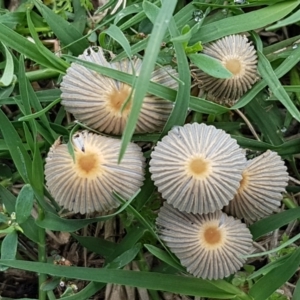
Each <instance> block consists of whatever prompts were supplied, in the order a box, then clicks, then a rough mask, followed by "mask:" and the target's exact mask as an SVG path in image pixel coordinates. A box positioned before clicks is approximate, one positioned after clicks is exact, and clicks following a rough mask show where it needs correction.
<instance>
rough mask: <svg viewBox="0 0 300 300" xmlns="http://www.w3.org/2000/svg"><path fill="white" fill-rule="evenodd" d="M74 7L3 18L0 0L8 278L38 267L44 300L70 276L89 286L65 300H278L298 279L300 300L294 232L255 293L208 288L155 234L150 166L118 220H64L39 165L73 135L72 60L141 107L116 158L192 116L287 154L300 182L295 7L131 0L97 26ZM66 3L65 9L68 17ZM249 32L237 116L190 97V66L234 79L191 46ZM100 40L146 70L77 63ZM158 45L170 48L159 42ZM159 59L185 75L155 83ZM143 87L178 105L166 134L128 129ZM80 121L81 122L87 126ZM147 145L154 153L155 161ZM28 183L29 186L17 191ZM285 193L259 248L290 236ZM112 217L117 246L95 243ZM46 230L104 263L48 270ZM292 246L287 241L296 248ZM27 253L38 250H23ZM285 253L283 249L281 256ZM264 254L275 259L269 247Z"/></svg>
mask: <svg viewBox="0 0 300 300" xmlns="http://www.w3.org/2000/svg"><path fill="white" fill-rule="evenodd" d="M73 2H74V6H73V4H72V2H71V1H70V0H63V1H61V4H63V5H65V6H63V5H62V6H59V5H58V4H57V5H58V6H57V5H53V4H49V5H48V6H46V5H44V4H42V2H40V1H38V0H32V1H27V2H26V1H25V2H24V3H23V4H22V5H21V6H20V7H18V8H17V10H16V11H14V12H9V11H7V10H5V9H4V7H3V2H2V1H0V5H2V7H0V106H1V109H0V208H1V207H2V210H0V242H1V259H0V268H1V270H2V271H4V270H7V268H8V267H13V268H17V269H22V270H28V271H33V272H36V273H37V274H38V277H39V286H40V288H39V289H38V290H37V291H36V297H37V298H38V299H40V300H43V299H50V300H52V299H56V298H58V297H59V296H58V293H57V285H58V284H59V280H58V279H60V278H65V281H67V282H68V281H71V280H76V279H77V280H83V281H87V282H88V283H87V284H86V285H85V286H84V287H83V288H82V289H81V290H80V291H78V293H73V292H70V294H68V295H67V297H66V299H70V300H74V299H88V298H92V297H93V295H95V294H96V293H98V292H99V291H101V290H102V289H104V288H105V286H106V284H107V283H114V284H121V285H128V286H132V287H137V288H146V289H148V292H149V294H150V295H151V298H152V299H160V297H161V294H160V291H168V292H171V293H175V294H184V295H190V296H199V297H206V298H208V299H244V300H247V299H248V300H251V299H252V300H266V299H277V298H275V294H274V292H275V291H276V290H277V289H280V288H281V287H282V286H283V285H284V284H286V283H287V282H289V283H291V284H295V285H296V288H295V289H292V292H293V293H294V294H293V300H296V299H300V288H299V283H297V281H296V279H295V278H296V276H294V275H297V269H298V267H299V265H300V248H299V246H298V242H297V240H296V239H295V241H294V240H293V239H292V238H293V237H294V236H296V234H297V233H296V232H291V235H290V240H291V242H293V243H294V244H293V246H295V249H294V250H293V251H291V253H288V254H285V256H282V257H280V258H278V260H275V261H271V260H266V262H265V263H264V265H263V266H262V265H261V264H256V265H258V266H259V267H257V269H256V270H255V271H254V273H253V274H248V273H247V274H246V275H245V276H246V281H247V280H248V281H247V282H248V283H249V282H250V281H251V285H249V284H248V283H243V284H241V285H240V286H236V285H234V284H233V283H234V281H233V276H232V277H229V278H227V279H224V280H217V281H209V280H203V279H199V278H193V277H191V276H186V275H187V273H186V272H185V269H184V268H183V267H182V266H181V265H180V263H179V261H178V260H177V258H176V257H175V256H174V255H173V254H172V253H171V252H170V251H169V249H168V248H167V247H166V246H165V245H164V244H163V242H162V241H161V240H160V238H159V237H158V235H157V233H156V230H155V218H156V213H157V210H158V209H159V205H160V201H159V197H158V195H157V192H156V189H155V186H154V184H153V182H152V180H151V178H150V174H149V172H148V171H147V173H146V180H145V182H144V185H143V186H142V187H141V189H140V190H139V192H138V193H137V194H136V195H134V196H133V197H132V198H131V199H129V200H128V201H125V200H124V199H122V198H120V197H119V196H118V195H115V196H116V197H117V198H118V199H119V201H121V202H122V205H121V207H120V208H119V209H118V210H117V211H116V212H114V213H111V214H108V215H105V216H103V215H101V216H92V217H90V216H86V218H85V217H81V218H80V219H78V218H76V219H72V218H66V217H63V213H62V211H61V208H60V207H59V206H58V205H57V203H56V202H55V199H53V198H52V197H51V195H49V192H48V191H47V189H46V187H45V182H44V163H45V157H46V155H47V152H48V150H49V148H50V146H51V145H52V144H53V142H54V141H55V140H56V139H57V138H58V137H59V136H62V137H63V139H65V140H67V139H68V137H69V135H70V133H71V132H72V130H73V129H74V126H75V124H74V123H72V122H68V120H69V119H68V118H69V116H68V115H67V114H66V112H65V110H64V109H63V107H62V106H61V104H60V100H59V99H60V94H61V92H60V90H59V89H58V88H57V86H58V85H59V83H60V82H61V78H62V76H63V75H64V74H65V73H66V70H67V68H68V67H69V66H70V64H71V63H72V62H76V63H78V64H81V65H83V66H86V67H87V68H90V69H92V70H94V71H96V72H99V73H101V74H103V75H105V76H108V77H111V78H114V79H116V80H120V81H123V82H125V83H128V84H130V85H132V86H134V97H133V102H132V103H133V105H132V107H133V108H132V110H131V112H130V116H129V120H128V122H127V125H126V128H125V131H124V132H123V135H122V137H120V139H121V141H122V148H121V151H120V153H119V159H120V160H121V159H122V157H123V155H124V152H125V150H126V147H127V145H128V143H129V142H130V141H134V142H144V144H146V145H149V143H150V144H151V147H152V146H153V145H155V143H156V142H157V141H159V140H160V139H162V137H163V136H165V135H166V134H167V133H168V131H169V130H170V129H171V128H173V127H174V126H179V125H183V124H185V123H187V122H193V121H197V122H199V123H200V122H205V123H207V124H212V125H214V126H216V127H217V128H221V129H224V130H225V131H226V132H227V133H229V134H231V136H232V137H233V138H235V139H236V140H237V142H238V144H239V145H240V146H241V147H242V148H244V149H247V150H252V151H258V152H263V151H265V150H267V149H270V150H273V151H276V152H278V154H279V155H281V156H282V158H283V159H284V160H285V163H286V165H287V166H288V170H289V174H290V176H292V177H294V178H296V179H297V180H300V175H299V173H298V171H297V169H298V168H299V161H298V159H299V153H300V138H299V136H298V134H297V133H298V132H299V123H298V122H299V121H300V111H299V107H300V102H299V100H300V97H299V92H300V80H299V78H300V76H299V68H298V63H299V60H300V46H297V44H296V46H295V45H294V43H295V42H297V40H298V39H299V37H295V38H294V35H293V34H294V33H295V32H297V31H299V21H300V17H299V11H298V10H299V5H300V1H284V0H282V1H280V0H279V1H271V0H270V1H267V0H266V1H259V0H249V1H247V3H246V4H244V5H235V4H234V3H233V1H227V2H228V4H227V5H223V2H224V1H218V0H215V1H211V3H206V2H207V1H184V0H178V1H174V0H164V1H140V0H137V1H133V0H127V4H126V7H125V8H122V7H120V8H119V9H118V11H117V13H115V14H113V15H111V14H110V13H109V12H108V13H107V15H106V16H105V17H104V18H102V19H101V18H98V19H97V18H95V19H91V18H90V16H91V15H93V13H95V11H94V10H91V9H90V10H89V11H87V10H86V8H85V7H86V6H84V5H80V3H81V4H85V5H88V4H89V1H88V0H81V1H80V2H79V1H77V2H78V3H75V2H76V1H73ZM115 4H116V1H110V2H109V3H108V4H107V7H108V8H110V9H112V8H113V7H114V5H115ZM62 7H64V9H60V8H62ZM198 10H201V11H202V12H203V18H202V19H201V20H198V21H195V20H194V17H193V13H194V12H195V11H198ZM99 11H100V10H99ZM261 28H264V29H266V30H267V31H266V32H269V31H270V32H275V33H276V34H277V35H276V36H280V35H282V32H288V33H289V34H290V36H289V38H283V39H282V40H281V41H280V40H275V42H274V43H272V44H270V43H269V41H268V39H267V38H265V37H264V35H262V34H260V32H261V31H259V30H258V29H261ZM283 28H284V29H285V31H282V29H283ZM137 32H144V33H145V35H144V36H141V35H138V34H137ZM245 32H248V33H249V34H250V38H251V40H252V41H253V43H254V45H255V47H256V49H257V53H258V71H259V75H260V79H259V81H258V82H257V83H256V84H255V85H254V86H253V87H252V88H251V89H250V90H249V91H248V92H247V93H246V94H245V95H243V96H242V98H241V99H240V100H239V101H238V102H237V103H236V104H235V105H234V106H233V107H230V108H228V107H225V106H221V105H219V104H216V103H213V102H210V101H208V100H206V99H205V98H200V97H197V96H195V94H191V85H192V84H193V82H192V81H191V74H190V69H189V61H190V60H192V61H193V62H195V61H197V62H199V64H201V63H202V64H205V65H203V68H206V69H207V70H208V71H209V72H211V74H215V75H216V74H221V75H219V76H223V77H226V76H228V72H225V73H224V69H222V68H220V64H218V62H217V61H213V62H212V61H210V60H207V59H205V57H204V58H201V57H202V56H201V55H200V54H199V55H198V54H195V53H189V51H191V52H193V51H194V52H196V51H195V49H200V48H202V45H205V44H206V43H208V42H213V41H215V40H217V39H219V38H222V37H224V36H227V35H230V34H239V33H241V34H243V33H245ZM29 37H30V39H29ZM95 37H96V38H97V39H96V40H94V42H93V43H92V44H93V45H101V46H103V47H106V48H108V50H111V51H113V52H114V53H115V54H116V57H115V59H114V60H118V59H122V58H125V57H129V56H132V55H135V54H137V55H139V56H142V57H143V65H142V70H141V72H140V76H134V75H130V74H127V73H123V72H121V71H118V70H113V69H109V68H106V67H103V66H98V65H95V64H93V63H89V62H86V61H83V60H80V59H78V58H77V56H78V55H80V54H81V53H82V52H83V51H84V50H85V49H86V48H87V47H88V46H89V45H90V44H91V42H90V41H91V40H92V38H95ZM49 39H51V40H53V39H57V40H59V41H60V45H61V53H54V52H55V51H54V48H53V47H52V46H50V47H49V46H46V43H45V41H46V40H49ZM199 42H200V43H199ZM162 44H164V45H165V46H164V47H163V48H162V47H161V46H162ZM279 50H280V51H279ZM162 62H166V63H168V64H172V65H173V66H175V68H176V69H177V71H178V78H176V80H177V81H178V90H177V92H176V91H174V90H172V89H170V88H167V87H165V86H162V85H159V84H157V83H153V82H150V81H149V80H150V78H151V73H152V71H153V69H154V68H155V66H157V65H158V63H160V64H162ZM222 72H223V73H222ZM216 76H217V75H216ZM43 81H46V82H48V83H49V82H51V83H52V87H49V88H42V89H41V90H37V89H36V88H35V87H36V85H32V83H33V82H39V83H41V82H43ZM147 93H151V94H153V95H156V96H158V97H161V98H164V99H169V100H171V101H173V102H174V109H173V111H172V113H171V115H170V116H169V119H168V121H167V123H166V125H165V127H164V129H163V130H162V131H161V132H158V133H151V134H150V133H149V134H134V128H135V126H136V122H137V120H138V116H139V112H140V109H141V106H142V103H143V98H144V96H145V95H146V94H147ZM236 109H239V110H240V111H242V112H243V113H244V114H245V115H246V117H247V119H248V121H249V123H250V124H251V125H252V127H253V128H254V130H255V131H256V133H257V135H258V136H259V140H257V139H255V137H254V136H253V134H252V132H251V131H249V130H248V127H247V124H245V122H244V120H243V119H242V118H241V117H240V115H239V114H237V113H236V112H235V110H236ZM77 126H78V128H84V125H82V124H80V123H79V124H77ZM151 147H148V148H147V149H146V152H145V156H146V157H147V158H149V155H150V151H151V149H152V148H151ZM20 186H22V188H21V189H20V190H19V191H18V192H17V195H16V191H17V190H18V187H20ZM287 191H288V193H287V194H286V195H285V200H284V204H285V208H284V209H283V211H281V212H279V213H277V214H274V215H272V216H269V217H267V218H265V219H263V220H260V221H258V222H256V223H254V224H252V225H251V226H250V231H251V233H252V235H253V237H254V240H255V241H257V242H260V241H262V239H263V237H266V235H268V234H270V233H272V232H273V231H276V230H279V232H281V233H282V232H284V230H285V228H286V227H285V226H287V225H288V224H291V223H292V222H294V221H295V220H299V219H300V211H299V208H298V207H297V205H295V203H294V202H293V201H291V199H295V200H298V199H297V197H298V196H297V193H298V192H299V191H300V188H299V186H298V185H297V184H295V185H294V184H293V185H290V186H289V187H288V188H287ZM46 199H49V200H50V201H47V200H46ZM295 202H297V201H295ZM295 206H296V207H295ZM33 207H34V209H35V210H36V211H37V217H36V218H34V217H32V216H31V210H32V208H33ZM116 216H117V217H118V220H119V222H120V223H121V224H122V225H121V226H122V227H124V228H125V232H126V234H124V235H123V236H122V239H121V240H120V241H119V242H118V243H117V242H113V241H108V240H106V239H104V238H103V237H99V236H89V234H90V235H93V230H94V228H95V227H97V226H100V225H99V224H102V223H101V222H106V221H108V220H112V219H113V218H115V217H116ZM97 224H98V225H97ZM47 230H52V231H58V232H69V233H70V234H71V239H72V241H76V242H77V243H78V244H79V245H80V247H82V248H83V247H84V248H85V249H86V250H85V251H88V252H89V253H94V255H97V257H103V258H104V259H105V263H104V265H103V267H102V268H92V267H82V265H83V264H81V265H80V267H79V266H72V267H65V266H60V265H53V263H51V261H50V257H51V255H50V251H49V248H50V247H49V244H48V243H47V240H46V237H47V234H46V231H47ZM84 232H85V234H83V233H84ZM87 232H89V234H86V233H87ZM24 241H26V242H25V243H24ZM291 242H287V243H286V244H284V245H283V246H282V247H285V248H288V247H289V246H290V243H291ZM24 245H25V246H24ZM277 246H279V244H278V245H277ZM26 247H27V248H26ZM32 247H33V248H34V249H35V250H36V251H37V254H34V253H32V251H31V249H29V248H32ZM282 247H281V248H282ZM274 248H275V247H274ZM281 248H278V249H277V248H275V251H276V253H279V251H280V250H281ZM268 250H272V249H268ZM146 252H147V253H151V255H152V256H153V257H154V258H155V259H156V261H157V262H159V266H155V267H154V268H153V269H151V268H150V267H149V266H148V265H147V264H146V263H145V261H144V255H145V253H146ZM261 252H262V251H261ZM265 255H266V256H267V257H268V255H270V253H269V252H268V253H266V254H265ZM132 261H136V262H138V265H139V268H140V270H141V272H134V271H129V270H124V269H123V267H124V266H125V265H128V264H130V263H131V262H132ZM257 261H258V260H257ZM47 279H48V281H46V280H47ZM246 281H245V282H246ZM49 282H50V283H53V284H52V285H51V284H50V283H49ZM270 282H271V283H272V284H269V283H270ZM72 293H73V294H72ZM269 297H271V298H269ZM272 297H273V298H272ZM283 299H285V298H283ZM286 299H287V298H286Z"/></svg>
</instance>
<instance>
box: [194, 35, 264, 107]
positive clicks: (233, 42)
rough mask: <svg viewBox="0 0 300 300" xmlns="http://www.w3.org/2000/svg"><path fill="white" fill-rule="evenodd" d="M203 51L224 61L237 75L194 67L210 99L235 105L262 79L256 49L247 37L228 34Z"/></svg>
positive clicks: (196, 75)
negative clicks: (222, 76) (217, 75)
mask: <svg viewBox="0 0 300 300" xmlns="http://www.w3.org/2000/svg"><path fill="white" fill-rule="evenodd" d="M203 53H204V54H206V55H209V56H211V57H213V58H216V59H218V60H220V61H221V63H222V64H223V65H224V66H225V67H226V68H227V69H228V70H229V71H230V72H231V73H232V74H233V76H232V77H231V78H228V79H220V78H215V77H212V76H210V75H208V74H206V73H204V72H203V71H201V70H199V69H195V70H193V71H194V74H195V78H196V80H197V81H199V82H200V87H201V88H203V89H204V90H205V91H206V92H208V95H207V98H208V99H209V100H212V101H214V102H217V103H219V104H223V105H229V106H232V105H233V104H234V103H236V102H237V100H238V99H239V98H240V97H241V96H242V95H243V94H245V93H246V92H247V90H249V89H250V88H251V87H252V85H253V84H254V83H255V82H256V81H257V80H258V78H259V77H258V74H257V55H256V51H255V49H254V47H253V45H252V44H251V42H249V40H248V39H247V38H246V37H245V36H242V35H229V36H226V37H224V38H222V39H220V40H218V41H216V42H214V43H212V44H210V45H207V46H204V49H203Z"/></svg>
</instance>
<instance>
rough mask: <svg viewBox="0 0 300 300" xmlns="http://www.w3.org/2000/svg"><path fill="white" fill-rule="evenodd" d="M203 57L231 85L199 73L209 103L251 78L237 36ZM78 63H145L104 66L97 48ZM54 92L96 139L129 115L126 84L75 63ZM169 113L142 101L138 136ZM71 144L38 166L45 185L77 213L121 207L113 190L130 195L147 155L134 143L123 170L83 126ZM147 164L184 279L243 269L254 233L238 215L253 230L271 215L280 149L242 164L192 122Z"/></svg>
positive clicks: (161, 228)
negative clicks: (224, 72)
mask: <svg viewBox="0 0 300 300" xmlns="http://www.w3.org/2000/svg"><path fill="white" fill-rule="evenodd" d="M228 43H230V47H229V46H228ZM220 48H221V50H222V51H221V50H220ZM204 53H206V54H207V55H211V56H214V57H216V58H218V59H219V60H220V61H221V62H222V63H223V64H224V66H225V67H227V68H228V69H229V70H230V71H231V72H232V73H233V77H232V78H230V79H223V80H221V79H215V78H210V79H211V80H212V81H209V76H208V75H207V74H204V73H203V72H202V71H201V70H197V74H198V76H199V82H201V83H202V87H203V88H204V89H205V90H207V91H208V95H209V96H210V97H211V100H213V101H215V99H216V98H218V99H221V103H223V104H228V105H229V104H232V103H233V102H235V101H237V100H238V98H239V97H241V95H242V94H243V93H245V91H246V90H247V89H249V87H251V86H252V85H253V83H254V82H255V81H256V80H257V71H256V60H257V59H256V55H255V50H254V48H253V46H252V45H251V44H250V43H249V41H248V40H247V38H245V37H244V36H239V35H235V36H229V37H226V38H223V39H221V40H220V41H217V42H216V43H214V44H211V45H209V46H207V47H206V48H205V49H204ZM226 54H227V56H226ZM79 58H81V59H83V60H86V61H90V62H94V63H97V64H99V65H101V66H105V67H108V68H112V69H117V70H120V71H123V72H127V73H129V74H136V75H138V74H139V72H140V69H141V65H142V60H141V59H139V58H134V59H133V60H132V63H130V61H129V60H127V59H126V60H122V61H120V62H116V63H114V62H108V61H107V60H106V58H105V55H104V52H103V50H102V49H101V48H99V47H96V48H95V47H93V48H90V49H88V50H86V51H85V53H84V54H83V55H81V56H80V57H79ZM133 68H134V71H133ZM176 76H177V73H176V71H175V70H174V69H172V68H171V67H170V66H167V67H164V68H158V69H156V70H155V71H153V73H152V79H151V80H152V81H154V82H157V83H159V84H163V85H165V86H167V87H170V88H173V89H176V88H177V82H176V80H175V79H174V77H176ZM217 85H218V86H220V87H221V90H218V91H216V89H215V87H216V86H217ZM61 90H62V96H61V97H62V104H63V105H64V106H65V109H66V110H67V111H68V112H70V113H72V114H73V115H74V116H75V118H76V119H77V120H79V121H80V122H83V123H85V124H86V125H87V126H89V127H90V128H93V129H94V130H97V131H99V132H101V133H103V134H114V135H120V134H122V132H123V129H124V127H125V124H126V121H127V118H128V114H129V112H130V109H131V101H130V99H131V96H132V89H131V87H130V86H129V85H127V84H125V83H122V82H119V81H117V80H114V79H111V78H108V77H106V76H103V75H101V74H99V73H96V72H94V71H92V70H90V69H87V68H85V67H83V66H81V65H79V64H76V63H73V64H72V65H71V67H70V68H69V69H68V71H67V74H66V76H65V77H64V78H63V81H62V84H61ZM172 108H173V104H172V102H170V101H167V100H165V99H160V98H158V97H156V96H153V95H147V96H146V97H145V99H144V102H143V107H142V110H141V113H140V116H139V120H138V123H137V126H136V132H137V133H143V132H155V131H159V130H161V129H162V127H163V126H164V124H165V122H166V120H167V118H168V116H169V114H170V113H171V111H172ZM71 145H72V151H70V147H68V145H67V144H63V143H62V142H61V141H60V139H59V140H57V141H56V142H55V143H54V145H53V146H52V147H51V148H50V151H49V153H48V156H47V158H46V164H45V177H46V183H47V187H48V189H49V191H50V193H51V194H52V195H53V197H54V198H55V200H56V201H57V202H58V203H59V204H60V205H62V206H63V207H64V208H66V209H68V210H71V211H74V212H80V213H82V214H84V213H90V212H94V211H98V212H102V211H108V210H111V209H112V208H116V207H118V206H119V205H120V203H119V202H118V201H116V200H115V199H114V197H113V191H115V192H117V193H118V194H120V195H121V196H122V197H124V198H125V199H129V198H130V197H132V196H133V195H134V194H135V193H136V192H137V191H138V189H139V188H140V187H141V186H142V185H143V181H144V173H145V159H144V156H143V153H142V151H141V148H140V147H139V146H138V145H136V144H134V143H130V144H129V145H128V147H127V150H126V153H125V155H124V158H123V159H122V161H121V163H120V164H118V153H119V150H120V146H121V142H120V140H119V139H117V138H112V137H107V136H102V135H99V134H96V133H92V132H88V131H87V130H84V131H80V132H77V133H75V134H74V135H73V137H72V141H71ZM149 164H150V172H151V174H152V175H151V178H152V180H153V181H154V183H155V185H156V186H157V188H158V191H159V192H160V193H161V195H162V197H163V198H164V199H165V200H166V201H165V202H164V204H163V207H162V208H161V209H160V212H159V214H158V218H157V220H156V223H157V227H158V232H159V235H160V237H161V239H162V240H163V241H164V242H165V243H166V245H167V246H168V247H169V248H170V250H171V251H172V252H173V253H174V254H175V255H176V256H177V257H178V258H179V260H180V262H181V264H182V265H183V266H185V267H186V269H187V271H188V272H189V273H191V274H193V275H194V276H196V277H202V278H207V279H219V278H224V277H227V276H229V275H230V274H233V273H234V272H236V271H237V270H239V269H240V268H241V267H242V265H243V264H244V262H245V258H244V256H245V255H247V254H249V253H250V251H251V248H252V235H251V233H250V231H249V229H248V228H247V226H246V224H245V223H242V221H241V219H243V220H245V222H246V223H247V224H249V223H250V224H251V223H253V222H255V221H256V220H259V219H261V218H263V217H265V216H267V215H269V214H271V213H273V212H274V211H276V210H277V209H278V207H279V206H280V204H281V199H282V194H281V193H282V192H284V191H285V187H286V185H287V182H288V173H287V171H286V167H285V165H284V162H283V161H282V160H281V158H280V156H279V155H278V154H277V153H275V152H272V151H266V152H265V153H263V154H262V155H260V156H258V157H256V158H254V159H252V160H247V159H246V156H245V151H244V150H243V149H241V148H240V147H239V146H238V144H237V142H236V140H234V139H232V138H231V137H230V135H229V134H227V133H225V132H224V131H223V130H221V129H216V128H215V127H214V126H207V125H205V124H198V123H193V124H186V125H184V126H177V127H174V128H173V129H172V130H171V131H170V132H169V133H168V134H167V135H166V136H165V137H164V138H163V139H162V140H161V141H160V142H158V143H157V145H156V146H155V148H154V150H153V151H152V154H151V160H150V162H149ZM222 210H223V211H222Z"/></svg>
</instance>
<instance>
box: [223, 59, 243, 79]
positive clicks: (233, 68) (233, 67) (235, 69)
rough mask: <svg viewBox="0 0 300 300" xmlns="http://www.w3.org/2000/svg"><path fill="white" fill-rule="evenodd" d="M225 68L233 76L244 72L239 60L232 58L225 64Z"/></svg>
mask: <svg viewBox="0 0 300 300" xmlns="http://www.w3.org/2000/svg"><path fill="white" fill-rule="evenodd" d="M225 68H226V69H227V70H228V71H230V72H231V73H232V74H233V75H238V74H240V72H241V70H242V65H241V62H240V61H239V60H238V59H236V58H232V59H229V60H227V61H226V62H225Z"/></svg>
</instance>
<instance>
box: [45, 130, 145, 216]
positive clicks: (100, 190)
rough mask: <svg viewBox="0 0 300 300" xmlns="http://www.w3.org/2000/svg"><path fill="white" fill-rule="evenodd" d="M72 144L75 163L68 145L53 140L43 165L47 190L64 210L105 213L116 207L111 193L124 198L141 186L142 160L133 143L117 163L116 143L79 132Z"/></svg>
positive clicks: (131, 194) (117, 149)
mask: <svg viewBox="0 0 300 300" xmlns="http://www.w3.org/2000/svg"><path fill="white" fill-rule="evenodd" d="M72 142H73V148H74V156H75V157H74V158H75V161H73V158H72V156H71V154H70V153H69V151H68V146H67V145H66V144H60V141H56V142H55V143H54V145H53V146H52V147H51V148H50V150H49V153H48V156H47V158H46V165H45V177H46V182H47V187H48V189H49V191H50V193H51V195H52V196H53V197H54V198H55V200H56V201H57V202H58V203H59V204H60V205H62V206H63V207H65V208H66V209H68V210H70V211H74V212H76V213H77V212H80V213H81V214H84V213H90V212H94V211H98V212H102V211H108V210H110V209H112V208H116V207H118V206H119V205H120V203H119V202H118V201H117V200H115V199H114V197H113V191H115V192H117V193H118V194H120V195H121V196H123V197H124V198H125V199H128V198H130V197H131V196H133V195H134V193H136V192H137V191H138V189H139V188H140V187H141V186H142V184H143V181H144V166H145V161H144V157H143V154H142V152H141V149H140V147H139V146H137V145H136V144H133V143H130V144H129V145H128V147H127V150H126V152H125V155H124V158H123V159H122V161H121V163H120V164H118V155H119V151H120V147H121V142H120V140H117V139H112V138H108V137H104V136H100V135H96V134H93V133H88V132H87V131H82V132H78V133H76V134H74V135H73V140H72Z"/></svg>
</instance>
